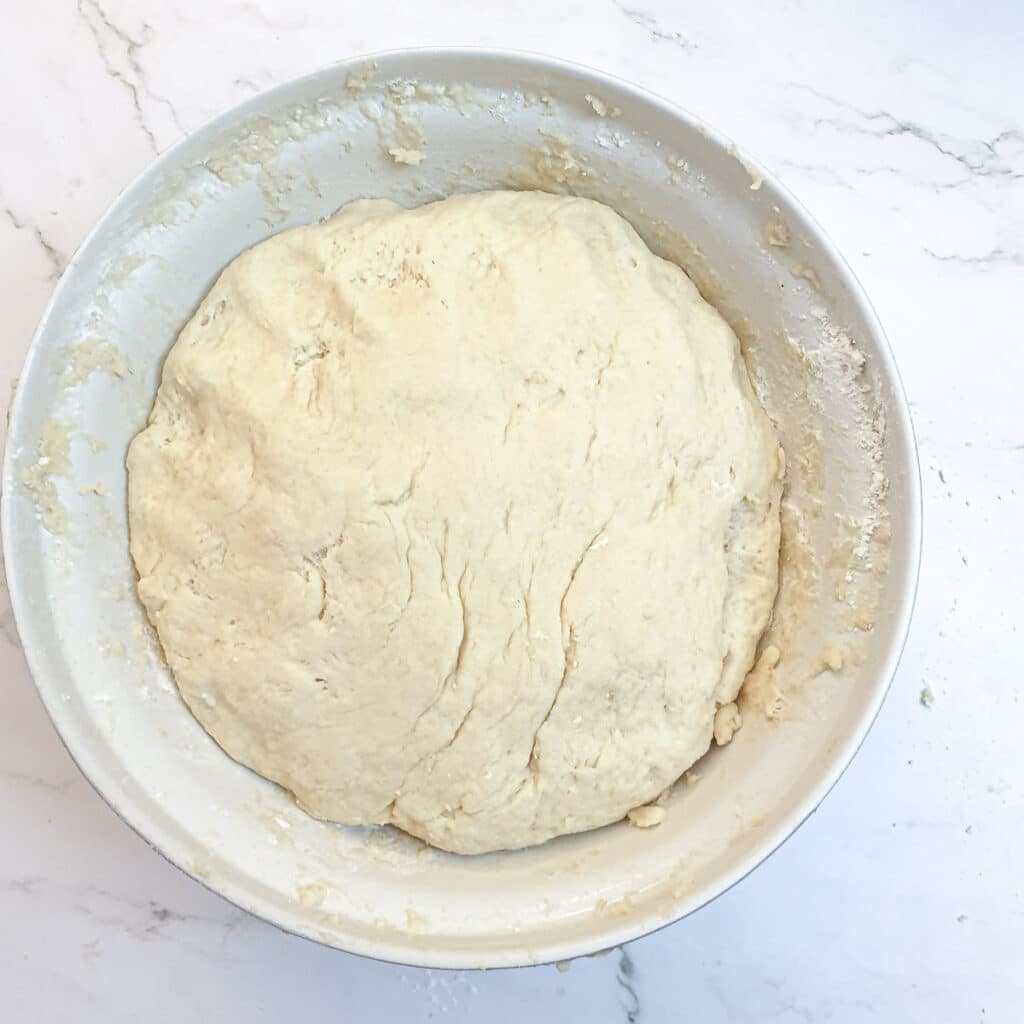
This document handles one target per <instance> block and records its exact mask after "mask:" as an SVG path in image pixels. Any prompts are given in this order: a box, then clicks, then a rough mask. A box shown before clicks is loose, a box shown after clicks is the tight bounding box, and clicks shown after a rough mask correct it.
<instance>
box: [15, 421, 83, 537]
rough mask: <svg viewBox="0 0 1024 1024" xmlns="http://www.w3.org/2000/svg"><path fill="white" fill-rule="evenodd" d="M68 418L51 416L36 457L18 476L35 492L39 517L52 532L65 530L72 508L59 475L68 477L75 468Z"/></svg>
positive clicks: (28, 489)
mask: <svg viewBox="0 0 1024 1024" xmlns="http://www.w3.org/2000/svg"><path fill="white" fill-rule="evenodd" d="M72 428H73V424H72V421H71V420H67V419H56V418H55V419H48V420H47V421H46V422H45V423H44V424H43V429H42V432H41V434H40V437H39V443H38V444H37V445H36V451H35V459H34V460H33V461H32V462H30V463H28V464H27V465H25V464H23V465H22V466H20V467H19V470H18V476H19V479H20V480H21V483H22V485H23V486H24V488H25V490H26V491H28V492H29V494H31V495H32V499H33V501H34V502H35V504H36V509H37V511H38V514H39V519H40V521H41V522H42V524H43V526H44V527H45V529H47V530H48V531H49V532H50V533H63V532H64V530H65V529H66V528H67V525H68V510H67V509H66V508H65V507H64V505H63V504H62V503H61V500H60V496H59V495H58V493H57V484H56V481H55V479H54V478H55V477H63V476H67V475H68V472H69V470H70V469H71V458H70V449H71V431H72Z"/></svg>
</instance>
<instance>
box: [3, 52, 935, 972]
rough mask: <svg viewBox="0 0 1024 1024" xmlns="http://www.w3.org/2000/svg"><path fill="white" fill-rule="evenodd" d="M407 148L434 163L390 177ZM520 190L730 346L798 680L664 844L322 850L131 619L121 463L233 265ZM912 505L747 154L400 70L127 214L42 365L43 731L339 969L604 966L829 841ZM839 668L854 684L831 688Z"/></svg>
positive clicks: (591, 107) (808, 274)
mask: <svg viewBox="0 0 1024 1024" xmlns="http://www.w3.org/2000/svg"><path fill="white" fill-rule="evenodd" d="M393 148H400V149H415V150H418V151H419V152H422V154H423V160H422V162H421V163H420V164H419V165H418V166H412V165H410V164H401V163H396V162H395V161H394V159H392V157H391V155H389V153H388V150H389V149H393ZM506 187H540V188H546V189H550V190H569V191H573V192H576V193H579V194H583V195H587V196H591V197H593V198H596V199H600V200H603V201H605V202H607V203H609V204H610V205H612V206H613V207H614V208H615V209H617V210H618V211H619V212H620V213H622V214H623V215H624V216H625V217H627V219H629V220H630V221H631V222H632V223H633V224H634V225H635V226H636V227H637V229H638V230H639V231H640V233H641V234H642V235H643V236H644V237H645V239H647V241H648V243H649V244H650V245H651V246H652V247H653V248H654V249H655V250H656V251H658V252H660V253H662V254H663V255H666V256H669V257H670V258H673V259H675V260H676V261H677V262H680V263H681V264H682V265H683V266H684V267H685V268H686V269H687V270H688V271H689V272H690V274H691V276H692V277H693V278H694V280H695V281H696V282H697V284H698V285H699V286H700V287H701V289H702V290H703V291H704V293H705V295H706V297H708V298H709V299H710V300H711V301H712V302H714V304H715V305H717V306H718V308H719V309H720V310H721V311H722V312H723V313H724V314H725V315H726V317H727V318H728V319H729V320H730V322H732V323H733V326H734V327H735V328H736V329H737V331H738V332H739V333H740V336H741V338H742V339H743V341H744V343H745V352H746V356H747V358H748V363H749V365H750V368H751V372H752V376H753V377H754V379H755V382H756V385H757V387H758V390H759V392H760V394H761V397H762V400H763V401H764V403H765V405H766V408H767V409H768V411H769V413H770V415H771V416H772V417H773V419H774V420H775V422H776V424H777V426H778V429H779V432H780V435H781V437H782V440H783V444H784V446H785V447H786V450H787V454H788V466H789V470H788V480H787V495H786V501H785V509H784V518H785V524H786V527H785V542H784V559H783V590H782V594H781V596H780V603H779V608H778V611H777V614H776V621H775V625H774V626H773V634H772V636H771V637H770V638H769V639H770V640H771V641H772V642H774V643H776V645H777V646H778V647H779V649H780V651H781V655H782V660H781V662H780V664H779V665H778V667H777V669H776V671H775V674H774V677H773V678H771V679H767V680H764V681H762V683H761V684H760V685H758V686H756V687H752V688H751V692H750V693H749V694H748V696H747V698H746V702H745V707H744V726H743V728H742V730H741V731H740V732H739V733H738V734H737V736H736V738H735V739H734V741H733V742H732V744H731V745H730V746H729V747H727V748H724V749H723V750H716V751H713V752H712V753H711V754H709V755H708V756H707V757H706V758H705V759H704V760H703V761H702V762H701V763H700V765H699V766H698V768H697V773H696V774H697V775H699V780H696V778H695V776H694V775H691V776H690V781H691V782H694V781H695V782H696V784H693V785H686V784H679V785H677V786H676V787H675V791H674V792H673V793H672V795H671V796H670V798H669V800H668V808H669V813H668V816H667V819H666V821H665V822H664V824H662V825H661V826H659V827H658V828H655V829H650V830H640V829H635V828H632V827H630V826H627V825H624V824H619V825H614V826H610V827H608V828H604V829H601V830H598V831H596V832H592V833H587V834H584V835H579V836H571V837H565V838H562V839H559V840H556V841H554V842H551V843H548V844H546V845H544V846H542V847H539V848H536V849H532V850H527V851H521V852H516V853H500V854H492V855H487V856H483V857H476V858H459V857H456V856H452V855H448V854H444V853H441V852H438V851H434V850H431V849H429V848H426V847H424V846H423V845H422V844H421V843H419V842H417V841H415V840H412V839H410V838H408V837H405V836H403V835H401V834H399V833H397V832H395V831H393V830H391V829H358V828H344V827H336V826H331V825H326V824H323V823H320V822H317V821H314V820H313V819H311V818H309V817H307V816H306V815H304V814H303V813H302V812H301V811H299V810H298V809H297V808H296V807H295V806H294V804H293V803H292V802H291V800H290V798H289V797H288V796H287V795H286V794H284V793H283V792H282V791H281V790H279V789H278V788H277V787H276V786H274V785H272V784H270V783H268V782H266V781H264V780H262V779H260V778H259V777H257V776H256V775H254V774H252V773H251V772H249V771H247V770H246V769H245V768H243V767H241V766H239V765H237V764H235V763H234V762H233V761H231V760H230V759H228V758H227V757H226V756H225V755H224V754H223V753H222V752H221V751H220V749H219V748H218V747H217V746H216V745H215V744H214V743H213V742H212V741H211V740H210V739H209V738H208V737H207V736H206V734H205V733H204V732H203V730H202V729H201V728H200V727H199V726H198V724H197V723H196V722H195V720H194V719H193V718H192V716H191V715H190V714H189V713H188V711H187V710H186V708H185V706H184V705H183V703H182V702H181V700H180V698H179V697H178V694H177V691H176V689H175V687H174V683H173V681H172V679H171V677H170V675H169V673H168V671H167V670H166V668H165V667H164V665H163V663H162V661H161V659H160V656H159V654H158V651H157V649H156V646H155V643H154V640H153V637H152V634H151V632H150V630H149V628H148V626H147V624H146V622H145V617H144V615H143V613H142V611H141V608H140V607H139V605H138V604H137V602H136V601H135V599H134V574H133V571H132V567H131V563H130V560H129V556H128V545H127V527H126V513H125V472H124V455H125V451H126V448H127V445H128V443H129V441H130V440H131V438H132V436H133V435H134V434H135V432H136V431H137V430H138V429H139V428H140V427H141V426H142V424H143V423H144V422H145V418H146V415H147V412H148V409H149V405H150V403H151V401H152V397H153V394H154V392H155V389H156V385H157V382H158V379H159V373H160V367H161V363H162V359H163V357H164V355H165V354H166V352H167V350H168V349H169V347H170V346H171V344H172V343H173V341H174V338H175V336H176V334H177V331H178V330H179V328H180V327H181V326H182V324H183V323H184V322H185V321H186V320H187V319H188V318H189V316H190V315H191V313H192V311H193V310H194V308H195V307H196V305H197V303H198V301H199V300H200V298H201V297H202V295H203V294H204V293H205V291H206V290H207V288H208V287H209V286H210V284H211V283H212V281H213V279H214V278H215V276H216V275H217V274H218V272H219V271H220V270H221V269H222V268H223V267H224V266H225V265H226V264H227V263H228V262H229V261H230V260H231V259H232V258H233V257H234V256H236V255H237V254H238V253H239V252H240V251H241V250H243V249H245V248H246V247H248V246H251V245H253V244H254V243H256V242H258V241H260V240H261V239H263V238H266V237H267V236H268V235H270V234H272V233H274V232H276V231H278V230H280V229H282V228H285V227H289V226H294V225H298V224H303V223H308V222H310V221H314V220H317V219H319V218H322V217H325V216H327V215H329V214H330V213H332V212H333V211H334V210H336V209H337V208H338V207H339V206H341V205H342V204H343V203H345V202H347V201H349V200H351V199H353V198H357V197H369V196H377V197H386V198H390V199H394V200H396V201H398V202H400V203H404V204H408V205H412V204H417V203H421V202H424V201H427V200H430V199H434V198H439V197H442V196H445V195H448V194H451V193H453V192H459V191H475V190H478V189H481V188H506ZM115 349H116V352H115ZM117 353H123V355H124V357H125V358H126V360H127V365H126V367H125V366H121V365H119V364H118V359H117ZM69 367H70V369H69ZM118 370H123V375H118V373H117V371H118ZM65 451H66V453H67V458H66V459H65V458H64V457H63V453H64V452H65ZM916 473H917V471H916V462H915V458H914V454H913V443H912V438H911V436H910V429H909V422H908V419H907V415H906V410H905V405H904V401H903V398H902V394H901V392H900V387H899V383H898V380H897V378H896V374H895V369H894V367H893V365H892V361H891V357H890V355H889V353H888V350H887V348H886V346H885V342H884V339H883V337H882V335H881V331H880V329H879V327H878V324H877V322H876V320H875V318H874V316H873V314H872V312H871V310H870V308H869V307H868V306H867V304H866V303H865V301H864V299H863V296H862V295H861V293H860V290H859V288H858V286H857V285H856V282H855V281H853V279H852V277H851V275H850V272H849V270H848V269H847V268H846V266H845V265H844V264H843V263H842V261H841V260H840V258H839V257H838V256H837V254H836V253H835V251H834V249H833V248H832V246H831V245H830V243H828V241H827V240H826V239H825V238H824V237H823V236H822V234H821V233H820V231H819V229H818V228H817V227H816V225H814V224H813V222H811V221H810V219H809V218H808V217H807V215H806V214H805V213H804V212H803V211H802V210H801V209H800V208H799V207H798V206H797V205H796V204H795V203H794V202H793V201H792V199H791V198H790V197H789V196H788V195H787V194H786V193H785V192H784V191H782V190H780V188H779V187H777V186H776V185H775V184H773V183H772V182H771V181H770V180H768V179H766V178H763V177H762V175H761V173H760V172H759V171H758V170H757V168H756V167H754V166H753V165H752V164H750V162H749V161H747V160H746V159H745V158H743V157H741V156H740V155H739V154H737V152H736V151H735V149H733V148H732V147H731V146H730V144H729V143H728V141H727V140H724V139H722V138H720V137H718V136H717V135H715V134H714V133H713V132H711V131H709V130H707V129H705V128H704V127H703V126H701V125H699V124H698V123H697V122H695V121H694V120H692V119H690V118H689V117H688V116H686V115H684V114H682V113H681V112H679V111H678V110H677V109H675V108H673V107H671V106H669V105H667V104H665V103H663V102H661V101H659V100H657V99H655V98H653V97H650V96H648V95H647V94H645V93H643V92H641V91H639V90H637V89H635V88H633V87H631V86H628V85H626V84H624V83H621V82H617V81H615V80H612V79H608V78H605V77H603V76H601V75H598V74H596V73H594V72H590V71H587V70H585V69H582V68H577V67H573V66H569V65H564V64H560V63H557V62H552V61H548V60H545V59H542V58H534V57H527V56H522V55H513V54H494V53H486V52H475V51H422V52H417V51H412V52H402V53H394V54H385V55H381V56H379V57H376V58H374V59H373V60H372V61H370V62H367V61H353V62H348V63H345V64H340V65H336V66H333V67H330V68H327V69H324V70H322V71H319V72H317V73H315V74H313V75H310V76H308V77H306V78H303V79H300V80H297V81H295V82H292V83H289V84H287V85H284V86H281V87H279V88H277V89H274V90H272V91H271V92H268V93H266V94H263V95H262V96H259V97H256V98H255V99H253V100H251V101H250V102H248V103H246V104H244V105H243V106H241V107H238V108H236V109H235V110H233V111H231V112H229V113H228V114H225V115H224V116H222V117H220V118H218V119H217V120H216V121H214V122H212V123H211V124H209V125H208V126H206V127H205V128H203V129H202V130H200V131H199V132H197V133H196V134H194V135H193V136H191V137H190V138H189V139H187V140H186V141H185V142H183V143H182V144H181V145H179V146H178V147H176V148H175V149H174V150H172V151H171V152H169V153H168V154H166V155H165V156H163V157H162V158H161V159H160V160H158V161H157V162H156V163H155V164H154V165H153V166H152V167H151V168H150V169H149V170H147V171H146V173H145V174H144V175H143V176H142V178H140V179H139V180H138V181H137V182H136V183H135V184H134V185H132V186H131V187H130V188H129V189H128V190H127V191H126V192H125V193H124V194H123V195H122V196H121V198H120V199H119V200H118V202H117V203H116V204H115V206H114V207H113V208H112V210H111V211H110V213H109V214H108V215H107V216H106V217H105V218H104V220H103V221H102V222H101V223H100V225H99V226H98V227H97V229H96V230H95V232H94V233H93V234H92V236H91V237H90V238H89V239H88V241H87V242H86V243H85V244H84V245H83V246H82V248H81V250H80V251H79V252H78V254H77V255H76V257H75V259H74V260H73V262H72V265H71V267H70V268H69V270H68V272H67V273H66V274H65V276H64V279H63V281H62V282H61V285H60V287H59V288H58V290H57V293H56V295H55V296H54V299H53V302H52V304H51V306H50V309H49V310H48V312H47V315H46V317H45V319H44V321H43V324H42V326H41V328H40V331H39V334H38V336H37V338H36V340H35V343H34V345H33V347H32V351H31V353H30V356H29V360H28V363H27V365H26V367H25V371H24V374H23V376H22V378H21V382H20V386H19V391H18V395H17V400H16V403H15V408H14V413H13V417H12V421H11V429H10V438H9V445H8V457H7V460H6V463H5V471H4V490H5V498H4V500H5V505H4V524H3V525H4V534H5V537H4V540H5V550H6V557H7V561H8V576H9V581H10V587H11V592H12V601H13V603H14V607H15V612H16V615H17V620H18V624H19V628H20V630H21V634H22V638H23V641H24V645H25V649H26V653H27V656H28V658H29V662H30V664H31V667H32V670H33V673H34V676H35V679H36V682H37V684H38V686H39V689H40V692H41V694H42V697H43V700H44V701H45V703H46V705H47V708H48V709H49V711H50V714H51V715H52V717H53V719H54V722H55V724H56V725H57V727H58V729H59V730H60V732H61V735H62V736H63V738H64V741H65V743H66V744H67V746H68V748H69V750H70V752H71V754H72V756H73V757H74V758H75V759H76V761H77V762H78V763H79V765H80V766H81V768H82V769H83V771H84V772H85V773H86V774H87V775H88V776H89V778H90V779H91V780H92V782H93V783H94V785H95V786H96V787H97V788H98V789H99V790H100V792H101V793H102V794H103V795H104V796H105V797H106V798H107V800H108V801H109V802H110V803H111V804H112V806H113V807H114V808H115V809H116V810H117V811H118V812H119V813H120V814H121V815H122V816H123V817H124V818H125V820H127V821H128V822H129V823H130V824H132V825H133V826H134V827H135V828H136V829H138V831H140V832H141V833H142V834H143V835H144V836H145V837H146V838H147V839H148V840H149V841H150V842H151V843H152V844H153V845H154V846H156V847H157V848H158V849H159V850H161V851H162V852H163V853H164V854H166V855H167V856H168V857H169V858H170V859H171V860H173V861H174V862H175V863H176V864H178V865H179V866H180V867H182V868H183V869H184V870H186V871H188V872H189V873H191V874H192V875H194V876H195V877H197V878H200V879H201V880H203V881H204V882H205V883H206V884H208V885H209V886H211V887H212V888H214V889H216V890H217V891H219V892H221V893H223V894H224V895H225V896H227V897H228V898H230V899H232V900H234V901H235V902H236V903H238V904H239V905H241V906H243V907H245V908H247V909H250V910H252V911H253V912H255V913H257V914H259V915H260V916H263V917H265V918H268V919H270V920H272V921H274V922H275V923H277V924H279V925H281V926H283V927H285V928H287V929H290V930H293V931H296V932H299V933H302V934H305V935H308V936H310V937H313V938H317V939H320V940H322V941H324V942H327V943H330V944H333V945H337V946H339V947H342V948H345V949H349V950H352V951H355V952H361V953H367V954H370V955H373V956H379V957H384V958H388V959H394V960H400V961H404V962H407V963H418V964H427V965H435V966H501V965H509V964H518V963H528V962H531V961H539V960H551V959H560V958H564V957H569V956H573V955H578V954H581V953H587V952H593V951H595V950H598V949H601V948H605V947H608V946H610V945H613V944H616V943H619V942H622V941H625V940H627V939H630V938H633V937H635V936H637V935H639V934H642V933H643V932H646V931H649V930H651V929H652V928H654V927H657V926H659V925H661V924H664V923H667V922H668V921H671V920H673V919H676V918H678V917H680V916H682V915H683V914H685V913H687V912H689V911H691V910H693V909H694V908H696V907H698V906H700V905H701V904H703V903H705V902H706V901H707V900H708V899H710V898H712V897H714V896H715V895H717V894H718V893H719V892H721V891H722V890H723V889H725V888H726V887H728V886H729V885H730V884H732V883H733V882H734V881H736V880H737V879H739V878H740V877H742V875H743V874H745V873H746V872H747V871H748V870H750V869H751V868H752V867H753V866H754V865H755V864H756V863H757V862H758V861H759V860H760V859H761V858H762V857H763V856H765V855H766V854H767V853H768V852H770V850H771V849H773V848H774V847H775V846H776V845H777V844H778V843H779V842H781V841H782V840H783V839H784V838H785V837H786V836H787V835H788V834H789V833H790V832H791V831H792V830H793V829H794V828H795V827H796V826H797V825H798V824H799V823H800V821H802V820H803V818H804V817H806V815H807V814H809V813H810V811H811V810H813V808H814V806H815V805H816V804H817V802H818V801H819V800H820V799H821V797H822V796H823V795H824V794H825V792H827V790H828V788H829V787H830V786H831V784H832V783H833V782H834V781H835V779H836V778H837V776H838V774H839V773H840V772H841V771H842V768H843V767H844V766H845V764H846V763H847V762H848V760H849V758H850V757H852V755H853V752H854V751H855V749H856V746H857V745H858V743H859V742H860V740H861V739H862V738H863V735H864V733H865V732H866V729H867V727H868V725H869V724H870V721H871V719H872V718H873V716H874V714H875V712H876V711H877V708H878V706H879V704H880V702H881V699H882V696H883V695H884V691H885V688H886V686H887V684H888V681H889V679H890V677H891V674H892V672H893V670H894V668H895V663H896V659H897V658H898V655H899V650H900V647H901V645H902V641H903V637H904V634H905V630H906V625H907V621H908V617H909V611H910V604H911V601H912V595H913V586H914V581H915V579H916V569H917V559H918V530H919V506H918V493H917V475H916ZM100 485H102V486H100ZM99 492H102V493H99ZM65 515H66V523H64V522H63V520H64V519H65ZM55 527H56V528H57V529H56V532H53V530H52V529H51V528H55ZM831 647H834V648H835V649H836V651H838V653H839V654H840V655H841V657H842V660H843V668H842V670H841V671H839V672H832V671H825V672H822V671H821V669H822V660H823V655H825V656H831V655H834V654H835V653H836V651H830V648H831Z"/></svg>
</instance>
